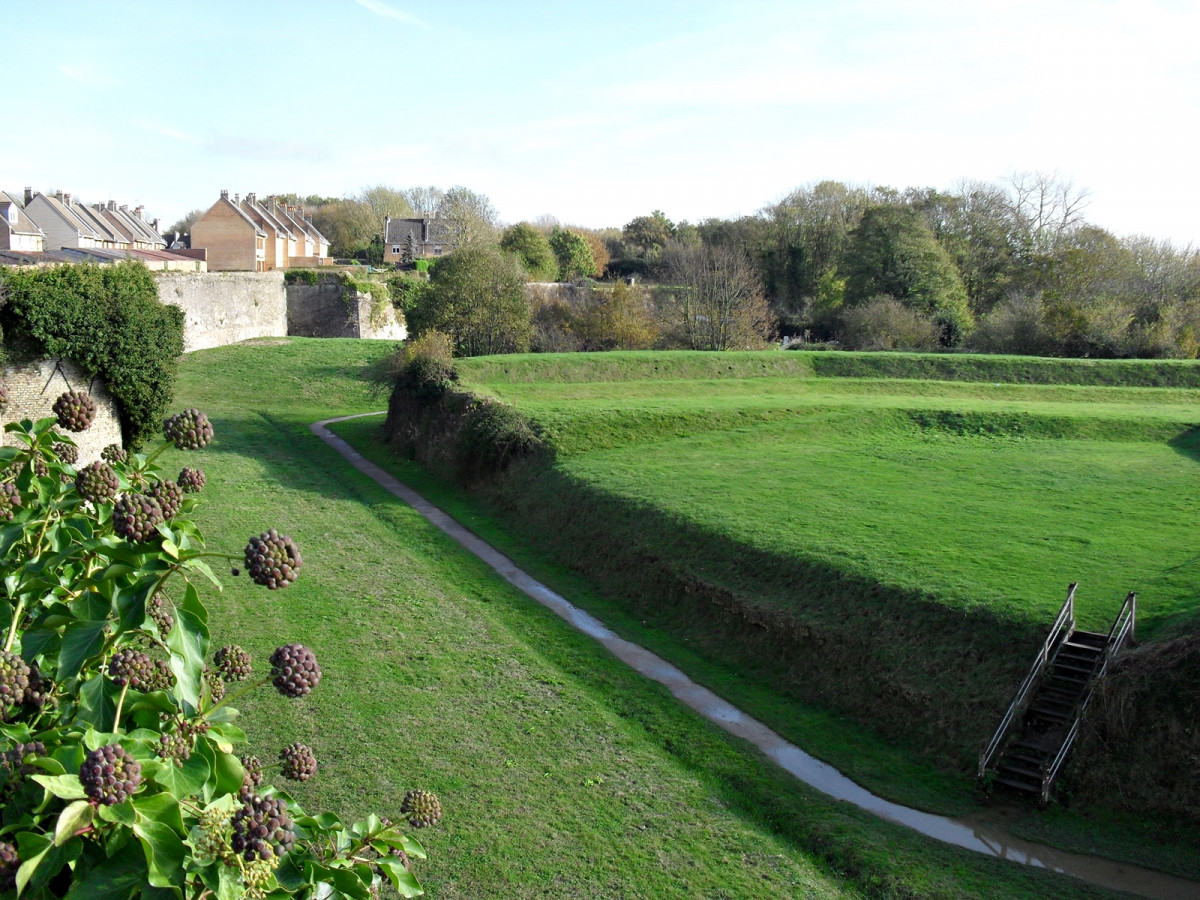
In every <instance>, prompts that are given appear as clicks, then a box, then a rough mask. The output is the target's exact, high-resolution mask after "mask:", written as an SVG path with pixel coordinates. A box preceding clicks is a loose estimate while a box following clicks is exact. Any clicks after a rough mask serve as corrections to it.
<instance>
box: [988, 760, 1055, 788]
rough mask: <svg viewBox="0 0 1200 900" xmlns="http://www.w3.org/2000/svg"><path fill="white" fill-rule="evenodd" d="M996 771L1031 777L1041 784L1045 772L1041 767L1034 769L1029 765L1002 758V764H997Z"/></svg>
mask: <svg viewBox="0 0 1200 900" xmlns="http://www.w3.org/2000/svg"><path fill="white" fill-rule="evenodd" d="M996 771H997V772H1001V773H1003V774H1006V775H1019V776H1021V777H1022V778H1030V779H1033V780H1034V781H1036V782H1038V783H1039V784H1041V781H1042V776H1043V774H1044V773H1043V772H1042V770H1041V769H1033V768H1030V767H1029V766H1021V765H1015V764H1013V763H1010V762H1007V761H1006V760H1001V761H1000V765H998V766H996Z"/></svg>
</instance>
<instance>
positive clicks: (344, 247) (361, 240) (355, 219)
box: [312, 200, 382, 259]
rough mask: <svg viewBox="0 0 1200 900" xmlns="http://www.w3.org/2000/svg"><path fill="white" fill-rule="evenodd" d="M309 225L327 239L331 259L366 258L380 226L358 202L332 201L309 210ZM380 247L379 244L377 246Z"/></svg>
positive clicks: (365, 205) (370, 210)
mask: <svg viewBox="0 0 1200 900" xmlns="http://www.w3.org/2000/svg"><path fill="white" fill-rule="evenodd" d="M312 221H313V225H315V226H316V228H317V230H318V231H320V232H321V234H323V235H325V237H327V238H328V239H329V252H330V254H331V255H332V256H336V257H347V258H351V259H363V258H366V256H367V254H368V251H369V249H370V247H371V243H372V241H373V240H374V238H375V236H376V235H381V234H382V225H381V224H380V223H379V222H378V220H377V219H376V217H375V213H374V211H373V210H372V209H371V207H369V206H368V205H367V204H365V203H363V202H362V201H361V200H333V201H331V202H329V203H325V204H322V205H321V206H318V207H316V208H314V209H313V210H312ZM380 246H381V247H382V245H380Z"/></svg>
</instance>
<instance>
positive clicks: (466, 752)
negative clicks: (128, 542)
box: [165, 339, 1101, 898]
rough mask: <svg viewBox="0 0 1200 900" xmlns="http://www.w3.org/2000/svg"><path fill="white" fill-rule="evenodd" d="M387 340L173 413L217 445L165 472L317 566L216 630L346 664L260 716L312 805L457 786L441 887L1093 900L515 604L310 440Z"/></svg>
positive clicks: (238, 535)
mask: <svg viewBox="0 0 1200 900" xmlns="http://www.w3.org/2000/svg"><path fill="white" fill-rule="evenodd" d="M389 349H390V348H389V347H388V345H386V344H378V343H371V342H365V341H361V342H360V341H333V340H331V341H305V340H299V339H291V340H287V341H273V342H272V341H269V342H259V343H258V344H257V345H255V344H249V345H240V346H235V347H226V348H221V349H217V350H209V351H202V352H198V353H194V354H191V355H189V356H188V357H187V358H186V360H185V361H184V365H183V369H182V373H181V379H180V385H179V392H178V396H177V399H176V404H175V405H176V406H193V405H194V406H198V407H200V408H202V409H204V410H206V411H207V412H208V413H209V415H210V417H211V418H212V419H213V421H214V424H215V427H216V430H217V438H216V440H215V441H214V443H213V445H212V446H211V447H210V448H209V449H208V450H207V451H206V452H205V453H203V454H201V455H200V456H194V455H185V454H182V453H172V454H171V455H170V456H169V457H168V458H166V459H165V462H166V464H167V465H168V466H173V465H182V464H184V463H185V462H186V463H187V464H188V465H197V464H199V465H201V466H202V467H203V468H204V470H205V471H206V473H207V475H208V485H207V487H206V488H205V492H204V494H203V497H204V500H205V504H204V506H203V507H202V509H201V510H200V513H199V516H198V520H199V522H200V524H201V527H202V528H203V529H204V531H205V534H206V536H207V537H208V541H209V545H210V547H211V548H213V549H227V550H228V551H230V552H239V551H240V548H241V547H242V546H244V544H245V542H246V540H247V538H248V537H249V536H250V535H251V534H256V533H258V532H260V531H263V530H266V529H267V528H269V527H276V528H278V529H279V530H280V531H281V532H284V533H290V534H291V535H292V536H293V537H294V538H295V539H296V540H297V542H298V544H299V546H300V548H301V551H302V553H303V556H304V561H305V565H304V569H303V571H302V572H301V575H300V580H299V582H298V583H297V584H296V585H294V586H292V587H290V588H288V589H287V590H285V591H282V592H275V593H267V592H265V591H263V590H262V589H261V588H257V587H256V586H253V585H251V584H249V583H248V582H247V581H246V579H245V578H232V577H227V578H225V582H226V589H225V591H224V592H223V593H222V594H219V595H213V594H212V593H211V592H210V594H209V596H207V597H206V602H208V603H209V604H210V608H211V609H212V611H213V621H214V626H215V627H214V640H215V641H216V642H218V643H222V642H226V641H236V642H238V643H240V644H242V645H243V646H245V647H246V648H247V649H249V650H250V651H251V652H252V653H253V654H254V656H255V659H256V660H257V661H258V664H259V665H260V666H261V665H262V664H263V662H262V661H263V660H265V658H266V656H267V655H268V654H269V652H270V649H271V648H273V647H275V646H277V645H278V644H280V643H283V642H286V641H300V642H302V643H304V644H306V645H308V646H310V647H312V648H313V649H314V651H315V652H316V654H317V656H318V659H319V660H320V661H321V663H322V667H323V669H324V673H325V676H324V679H323V680H322V683H321V686H320V688H319V689H318V690H317V691H316V692H315V693H314V694H313V695H312V696H311V697H309V698H306V699H305V700H303V701H298V702H292V703H285V702H283V701H282V700H280V699H279V698H278V697H276V696H274V695H268V694H267V693H261V694H256V695H252V699H251V701H250V702H244V703H240V704H239V705H240V706H241V707H242V708H243V711H244V712H245V713H246V718H245V720H244V723H245V724H246V727H247V729H248V730H249V732H250V734H251V738H252V741H253V749H255V750H256V751H258V752H259V753H260V754H261V755H263V756H267V757H269V756H273V755H274V748H278V747H280V746H282V745H284V744H286V743H288V742H290V741H292V740H302V741H305V742H307V743H309V744H311V745H312V746H313V747H314V748H315V750H316V752H317V755H318V758H319V759H320V761H321V769H320V772H319V773H318V776H317V777H316V778H315V779H314V780H313V781H311V782H308V783H306V784H304V785H300V786H299V787H298V788H297V789H296V790H295V794H296V795H297V797H298V798H299V799H300V800H301V802H303V803H305V804H306V805H308V806H309V808H310V809H331V810H334V811H336V812H339V813H342V814H345V815H352V814H361V813H364V812H366V811H368V810H374V811H378V812H380V813H383V814H391V815H392V816H396V814H397V811H398V806H399V802H400V798H401V797H402V796H403V793H404V791H405V790H406V789H408V788H411V787H424V788H427V789H430V790H433V791H436V792H437V793H438V794H439V795H440V796H441V798H442V802H443V807H444V808H445V810H446V818H445V820H444V823H443V824H442V825H441V826H439V827H438V828H436V829H432V830H430V831H429V832H427V833H422V834H421V835H420V836H421V837H422V839H423V842H424V843H425V845H426V847H427V848H428V850H429V851H430V856H431V858H430V859H429V860H428V861H427V862H425V863H422V864H420V867H419V874H420V876H421V878H422V879H423V881H424V882H425V884H426V887H427V889H428V890H429V892H430V895H431V896H434V897H438V898H479V897H499V896H504V897H514V898H522V897H556V898H557V897H628V898H634V897H646V898H673V897H679V898H684V897H687V898H693V897H712V898H719V897H724V898H743V897H744V898H758V897H765V896H770V897H861V896H866V897H910V896H920V897H946V898H952V897H954V898H957V897H981V898H982V897H1029V898H1033V897H1045V896H1056V897H1064V898H1070V897H1084V896H1101V894H1100V893H1099V892H1093V891H1090V890H1088V889H1086V888H1084V887H1082V886H1080V885H1079V884H1077V883H1076V882H1073V881H1071V880H1069V879H1062V878H1058V877H1056V876H1052V875H1048V874H1046V873H1045V872H1041V871H1036V870H1029V871H1027V870H1022V869H1019V868H1017V867H1015V866H1012V865H1010V864H1006V863H1000V862H996V861H991V860H986V859H983V858H979V857H976V856H973V855H971V854H967V853H965V852H959V851H955V850H953V849H950V848H947V847H943V846H941V845H937V844H934V843H932V842H929V841H925V840H923V839H919V838H917V837H915V836H913V835H911V834H909V833H907V832H905V831H903V830H902V829H898V828H893V827H890V826H886V825H883V824H880V823H878V822H876V821H875V820H873V819H871V818H870V817H869V816H866V815H865V814H861V813H859V812H857V811H855V810H852V809H847V808H844V807H842V806H841V805H838V804H833V803H830V802H827V801H825V800H824V799H823V798H821V797H820V796H819V795H816V794H813V793H812V792H809V791H807V790H805V789H803V788H801V787H800V786H798V785H797V784H795V783H794V782H793V781H792V780H791V779H790V778H788V777H786V776H784V775H782V774H781V773H780V772H778V771H777V770H775V769H774V767H773V766H771V765H770V764H768V763H766V762H765V761H764V760H763V759H762V758H761V757H759V756H758V755H757V754H756V753H754V752H752V751H750V750H749V749H748V748H746V747H745V746H743V745H741V744H740V743H738V742H737V741H735V740H733V739H731V738H728V737H727V736H725V735H724V734H723V733H722V732H720V731H719V730H717V729H716V728H715V727H713V726H710V725H709V724H707V723H705V722H704V721H703V720H701V719H699V718H698V717H696V716H695V715H692V714H690V713H688V712H685V711H684V710H682V709H681V708H680V707H679V705H678V704H677V703H676V702H675V701H674V699H673V698H671V697H670V696H669V695H667V694H666V692H665V691H664V690H662V689H659V688H657V687H655V686H653V685H651V684H648V683H647V682H645V681H644V680H643V679H641V678H640V677H637V676H634V675H632V674H631V673H630V672H628V671H627V670H625V669H624V668H623V667H622V666H621V665H619V664H617V663H616V662H615V661H614V660H612V659H611V658H610V657H608V656H607V654H605V653H604V652H603V651H602V650H599V649H598V648H597V647H596V646H595V645H593V644H592V643H591V642H590V641H589V640H587V639H586V638H583V637H582V636H579V635H577V634H576V633H574V632H573V631H571V630H570V629H569V628H568V627H567V626H566V625H565V624H564V623H562V622H561V621H559V620H558V619H556V618H554V617H553V616H552V615H551V614H549V613H548V612H545V611H543V610H542V609H541V608H540V607H537V606H535V605H533V604H531V603H530V602H529V601H528V600H527V599H525V598H524V597H523V596H521V595H518V594H516V593H515V592H514V591H513V590H511V589H510V588H508V587H507V586H506V585H505V584H504V583H503V582H501V581H500V580H499V579H497V578H496V577H495V576H493V575H492V574H491V573H490V571H488V570H485V569H484V567H483V566H482V564H479V563H477V562H475V561H474V560H473V559H471V558H469V557H467V556H465V555H464V554H463V553H462V552H461V551H460V550H459V549H458V548H457V546H456V545H454V544H452V543H451V542H450V541H449V540H448V539H446V538H444V537H443V536H442V535H441V534H440V532H437V531H435V530H433V529H432V528H431V527H430V526H428V525H426V523H425V522H424V521H423V520H422V519H420V518H419V517H418V516H416V515H415V514H414V513H413V512H412V511H411V510H410V509H408V508H407V507H405V506H404V505H403V504H401V503H400V502H399V501H396V500H394V499H392V498H391V497H390V496H388V495H387V494H385V493H384V492H383V491H382V490H381V489H379V488H377V487H376V486H375V485H374V484H373V483H371V482H369V481H368V480H366V479H365V478H363V477H360V476H358V475H357V474H356V473H355V472H354V471H353V470H352V469H350V468H349V467H348V466H347V465H345V464H344V463H343V462H342V461H341V459H340V458H339V457H337V456H336V455H335V454H334V453H333V452H332V451H331V450H328V449H327V448H326V447H325V446H324V444H322V443H321V442H319V441H318V440H317V439H315V438H314V437H312V436H311V434H310V433H309V431H308V424H309V423H310V422H312V421H314V420H316V419H320V418H325V417H329V416H333V415H343V414H348V413H353V412H358V411H365V410H368V409H372V408H378V407H379V406H380V405H381V401H380V400H379V399H378V398H373V397H372V396H370V395H369V393H368V391H367V389H366V387H365V384H364V382H363V380H362V377H361V376H362V372H363V369H364V368H365V367H366V366H368V365H369V364H370V363H371V362H373V361H374V360H376V359H378V358H379V357H380V356H381V355H382V354H384V353H385V352H387V351H388V350H389Z"/></svg>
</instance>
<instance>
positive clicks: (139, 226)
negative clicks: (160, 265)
mask: <svg viewBox="0 0 1200 900" xmlns="http://www.w3.org/2000/svg"><path fill="white" fill-rule="evenodd" d="M93 208H94V209H95V210H97V211H98V212H99V213H100V215H101V216H102V217H103V218H104V220H105V221H106V222H108V223H109V225H110V226H111V227H112V228H115V229H116V230H117V231H119V232H120V233H121V234H122V235H124V237H125V239H126V240H127V241H128V242H129V245H130V248H131V249H134V250H165V249H167V241H166V239H165V238H164V237H163V236H162V235H161V234H159V233H158V220H157V219H156V220H154V221H153V222H147V221H146V219H145V216H144V214H143V210H142V207H140V206H139V207H137V208H136V209H135V210H133V211H132V212H131V211H130V209H129V207H128V206H124V205H122V206H117V204H116V203H115V202H114V201H112V200H109V201H108V203H107V204H100V203H97V204H96V205H95V206H94V207H93Z"/></svg>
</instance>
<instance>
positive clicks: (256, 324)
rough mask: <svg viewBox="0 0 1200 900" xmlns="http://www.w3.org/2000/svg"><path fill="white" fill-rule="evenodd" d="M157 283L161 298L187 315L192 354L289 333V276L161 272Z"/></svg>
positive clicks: (185, 331)
mask: <svg viewBox="0 0 1200 900" xmlns="http://www.w3.org/2000/svg"><path fill="white" fill-rule="evenodd" d="M154 280H155V281H156V282H158V299H159V300H161V301H162V302H163V303H170V304H172V305H174V306H178V307H179V308H180V309H182V310H183V313H184V324H183V349H184V352H186V353H190V352H191V351H193V350H206V349H208V348H209V347H223V346H225V345H226V344H235V343H237V342H238V341H245V340H249V339H250V338H258V337H283V336H285V335H286V334H287V333H288V330H287V298H286V296H285V294H284V289H283V272H279V271H275V272H205V273H174V272H162V273H157V272H156V273H155V275H154Z"/></svg>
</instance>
